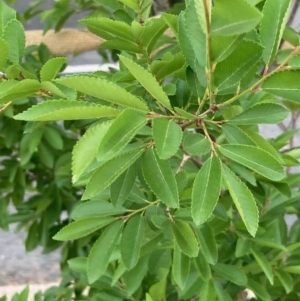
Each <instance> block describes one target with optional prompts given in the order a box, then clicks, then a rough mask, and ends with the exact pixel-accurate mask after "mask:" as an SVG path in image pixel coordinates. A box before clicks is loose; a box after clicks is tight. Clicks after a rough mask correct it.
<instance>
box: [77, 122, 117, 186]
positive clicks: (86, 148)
mask: <svg viewBox="0 0 300 301" xmlns="http://www.w3.org/2000/svg"><path fill="white" fill-rule="evenodd" d="M111 123H112V121H106V122H103V123H99V124H96V125H95V126H91V127H89V128H88V130H87V131H86V132H85V133H84V135H83V136H82V137H81V139H79V141H78V142H77V143H76V145H75V146H74V148H73V152H72V174H73V177H72V181H73V183H75V182H77V181H78V179H79V178H80V176H81V175H82V174H83V173H84V172H85V171H86V169H87V168H88V167H89V165H90V164H91V163H92V162H93V161H94V160H95V159H96V156H97V153H98V147H99V143H100V141H101V140H102V138H103V137H104V135H105V133H106V132H107V130H108V129H109V127H110V125H111ZM96 141H98V143H96ZM82 158H85V159H84V160H82Z"/></svg>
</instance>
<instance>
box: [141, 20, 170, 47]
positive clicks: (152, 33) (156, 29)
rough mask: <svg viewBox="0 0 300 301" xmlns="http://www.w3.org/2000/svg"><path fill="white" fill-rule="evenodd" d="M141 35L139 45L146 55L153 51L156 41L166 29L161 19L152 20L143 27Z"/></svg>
mask: <svg viewBox="0 0 300 301" xmlns="http://www.w3.org/2000/svg"><path fill="white" fill-rule="evenodd" d="M143 28H144V30H143V33H142V34H141V37H140V39H139V40H140V43H139V44H141V45H142V46H144V48H145V49H146V50H147V52H148V53H151V52H152V51H153V48H154V46H155V44H156V42H157V40H158V39H159V38H160V37H161V36H162V34H163V33H164V32H165V31H166V29H167V28H168V26H167V24H166V23H165V21H164V19H163V18H153V19H150V20H148V21H147V22H146V23H145V24H144V26H143Z"/></svg>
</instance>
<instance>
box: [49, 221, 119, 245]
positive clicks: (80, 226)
mask: <svg viewBox="0 0 300 301" xmlns="http://www.w3.org/2000/svg"><path fill="white" fill-rule="evenodd" d="M114 220H115V218H113V217H101V216H95V217H89V218H84V219H81V220H78V221H75V222H72V223H70V224H68V225H67V226H65V227H63V228H62V229H61V230H60V231H59V232H58V233H56V234H55V235H54V236H53V239H55V240H62V241H65V240H75V239H78V238H81V237H84V236H87V235H89V234H91V233H93V232H95V231H97V230H99V229H101V228H103V227H105V226H107V225H109V224H110V223H112V222H113V221H114Z"/></svg>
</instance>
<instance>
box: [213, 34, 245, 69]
mask: <svg viewBox="0 0 300 301" xmlns="http://www.w3.org/2000/svg"><path fill="white" fill-rule="evenodd" d="M243 38H244V35H235V36H212V40H211V48H212V49H211V51H212V58H213V61H214V62H215V63H218V62H221V61H223V60H224V59H226V58H227V57H228V56H229V55H230V54H231V53H232V52H233V51H234V50H235V48H236V47H237V46H238V45H239V43H241V42H242V39H243Z"/></svg>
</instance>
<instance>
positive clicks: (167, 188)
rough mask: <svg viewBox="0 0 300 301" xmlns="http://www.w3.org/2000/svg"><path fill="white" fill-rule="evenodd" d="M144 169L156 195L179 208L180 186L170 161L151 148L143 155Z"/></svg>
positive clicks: (168, 204) (146, 178)
mask: <svg viewBox="0 0 300 301" xmlns="http://www.w3.org/2000/svg"><path fill="white" fill-rule="evenodd" d="M142 170H143V175H144V178H145V180H146V182H147V184H148V185H149V187H150V189H151V190H152V191H153V192H154V193H155V194H156V196H157V197H158V198H159V199H160V200H161V201H162V202H163V203H165V204H166V205H167V206H169V207H171V208H177V207H178V203H179V197H178V188H177V183H176V179H175V175H174V173H173V171H172V169H171V167H170V164H169V162H168V161H167V160H161V159H159V158H158V156H157V155H156V153H155V152H154V150H153V149H152V148H150V149H148V150H146V151H145V153H144V155H143V157H142Z"/></svg>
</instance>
